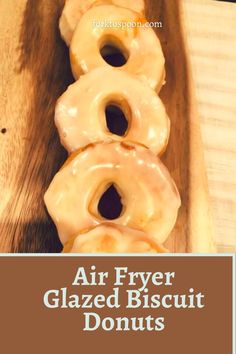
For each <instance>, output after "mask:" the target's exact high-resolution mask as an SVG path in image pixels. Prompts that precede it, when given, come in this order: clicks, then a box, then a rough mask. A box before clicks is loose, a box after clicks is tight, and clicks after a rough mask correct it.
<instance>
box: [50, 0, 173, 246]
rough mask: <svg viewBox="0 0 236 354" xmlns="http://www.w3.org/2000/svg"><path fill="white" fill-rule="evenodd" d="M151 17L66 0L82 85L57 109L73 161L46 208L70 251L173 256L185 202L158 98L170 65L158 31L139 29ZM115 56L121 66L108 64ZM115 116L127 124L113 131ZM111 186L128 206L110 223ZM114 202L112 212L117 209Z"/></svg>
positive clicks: (133, 4)
mask: <svg viewBox="0 0 236 354" xmlns="http://www.w3.org/2000/svg"><path fill="white" fill-rule="evenodd" d="M144 10H145V8H144V0H135V1H132V0H113V1H105V0H104V1H99V2H98V1H95V0H67V1H66V3H65V6H64V9H63V12H62V16H61V18H60V31H61V35H62V38H63V39H64V40H65V42H66V43H67V45H68V46H69V47H70V61H71V67H72V72H73V75H74V77H75V80H77V81H75V83H73V84H72V85H71V86H69V87H68V89H67V91H66V92H65V93H64V94H63V95H62V96H61V97H60V98H59V100H58V102H57V104H56V109H55V123H56V126H57V129H58V132H59V135H60V140H61V143H62V145H63V146H64V147H65V148H66V149H67V151H68V153H69V158H68V160H67V161H66V163H65V164H64V166H63V167H62V168H61V170H60V171H59V172H58V173H57V174H56V176H55V177H54V179H53V181H52V182H51V184H50V186H49V188H48V190H47V192H46V194H45V204H46V206H47V209H48V212H49V214H50V215H51V217H52V219H53V221H54V223H55V224H56V227H57V230H58V234H59V237H60V240H61V242H62V244H63V246H64V248H63V251H64V252H75V253H84V252H86V253H97V252H104V253H107V252H113V253H125V252H129V253H136V252H137V253H140V252H142V253H149V252H155V253H156V252H167V250H166V248H165V247H164V246H163V243H164V242H165V241H166V239H167V238H168V236H169V234H170V232H171V230H172V229H173V227H174V225H175V222H176V218H177V213H178V209H179V207H180V197H179V193H178V190H177V188H176V186H175V183H174V181H173V180H172V178H171V176H170V174H169V172H168V170H167V169H166V167H165V166H164V165H163V164H162V162H161V160H160V159H159V156H160V154H162V153H163V152H164V151H165V149H166V146H167V143H168V138H169V132H170V121H169V118H168V116H167V113H166V110H165V107H164V105H163V103H162V101H161V100H160V98H159V96H158V92H159V91H160V89H161V87H162V85H163V83H164V80H165V69H164V62H165V60H164V56H163V52H162V48H161V45H160V42H159V39H158V38H157V36H156V35H155V33H154V31H153V29H152V28H150V27H146V26H135V24H138V23H143V24H144V23H146V20H145V17H144ZM121 23H122V24H127V26H124V25H123V27H121V25H119V24H121ZM130 23H132V24H133V25H132V26H129V24H130ZM105 24H109V25H108V26H106V25H105ZM112 24H113V25H112ZM116 52H119V53H121V54H122V56H121V57H122V60H121V61H120V62H119V63H117V62H115V61H114V62H113V63H110V62H109V60H111V58H112V55H113V54H114V53H116ZM117 110H118V111H119V112H122V114H123V116H124V117H125V121H126V125H125V128H124V127H123V128H124V129H123V130H122V129H121V130H120V131H119V132H117V131H116V132H114V129H113V128H114V127H116V126H117V121H116V119H118V118H117V117H118V115H117ZM109 114H110V123H109ZM109 124H110V126H112V127H113V128H112V129H111V128H109ZM111 188H115V190H116V193H117V194H118V196H119V200H120V203H121V206H122V207H121V210H120V212H119V215H116V216H115V217H111V216H109V217H106V216H104V215H103V214H102V212H101V210H100V209H99V205H100V201H101V199H102V197H103V196H104V195H105V193H106V191H108V190H109V189H111ZM106 204H107V205H106V206H105V207H106V210H108V213H109V210H110V211H112V210H113V209H114V205H112V201H109V200H108V201H107V202H106Z"/></svg>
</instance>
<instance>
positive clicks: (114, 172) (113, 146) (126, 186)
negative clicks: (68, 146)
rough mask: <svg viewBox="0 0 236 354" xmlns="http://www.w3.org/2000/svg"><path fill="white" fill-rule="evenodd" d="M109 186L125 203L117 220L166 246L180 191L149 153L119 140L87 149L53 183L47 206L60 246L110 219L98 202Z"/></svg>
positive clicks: (70, 162)
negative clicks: (107, 218)
mask: <svg viewBox="0 0 236 354" xmlns="http://www.w3.org/2000/svg"><path fill="white" fill-rule="evenodd" d="M111 185H114V186H115V188H116V190H117V191H118V193H119V195H120V198H121V204H122V209H121V211H120V213H119V215H118V216H117V217H116V218H115V219H114V220H113V222H114V223H116V224H120V225H125V226H129V227H131V228H134V229H138V230H140V231H143V232H145V233H147V235H148V236H149V237H152V238H153V240H156V241H157V242H160V243H163V242H164V241H165V240H166V239H167V237H168V235H169V234H170V232H171V230H172V228H173V226H174V224H175V222H176V218H177V212H178V208H179V206H180V197H179V193H178V191H177V188H176V186H175V184H174V182H173V180H172V178H171V176H170V174H169V172H168V170H167V169H166V168H165V166H164V165H163V164H162V163H161V161H160V160H159V158H158V157H156V156H155V155H154V154H153V153H152V152H151V151H150V150H149V149H147V148H145V147H143V146H141V145H137V144H130V143H129V144H128V143H117V142H111V143H98V144H93V145H89V146H87V147H86V148H85V149H82V150H81V151H79V152H77V153H75V154H74V155H72V156H71V157H70V158H69V160H68V161H67V163H66V164H65V165H64V167H63V168H62V169H61V170H60V171H59V172H58V173H57V174H56V176H55V177H54V179H53V181H52V182H51V185H50V186H49V188H48V190H47V192H46V194H45V203H46V206H47V209H48V212H49V214H50V215H51V217H52V219H53V220H54V222H55V224H56V226H57V230H58V233H59V237H60V239H61V242H62V243H63V244H64V243H65V242H67V241H68V240H69V239H70V238H71V237H73V236H74V235H77V234H78V233H79V232H80V231H81V230H84V229H89V228H91V227H94V226H96V225H98V224H100V223H102V222H104V221H106V219H104V217H103V215H101V213H100V211H99V201H100V200H101V197H102V195H103V194H104V192H105V191H106V190H107V189H108V188H109V187H110V186H111ZM107 207H108V208H109V207H112V205H109V204H108V205H107Z"/></svg>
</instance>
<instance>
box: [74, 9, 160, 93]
mask: <svg viewBox="0 0 236 354" xmlns="http://www.w3.org/2000/svg"><path fill="white" fill-rule="evenodd" d="M134 22H135V23H138V22H142V23H145V22H146V19H145V18H144V17H142V16H141V15H140V14H138V13H137V12H134V11H132V10H129V9H126V8H123V7H118V6H114V5H100V6H93V7H91V8H90V9H89V10H88V11H87V12H86V13H85V14H84V15H83V16H82V17H81V20H80V21H79V23H78V25H77V27H76V30H75V32H74V35H73V38H72V41H71V46H70V61H71V67H72V72H73V74H74V77H75V79H78V78H79V77H80V75H82V74H84V73H87V72H89V71H91V70H93V69H95V68H97V67H107V66H110V64H108V63H107V61H105V60H104V59H103V58H104V55H105V54H104V55H103V56H102V54H101V52H103V53H106V51H107V53H109V51H110V50H111V51H112V50H113V49H114V48H115V49H116V50H119V51H120V53H122V54H123V56H124V57H125V58H126V59H125V61H124V62H123V63H122V64H123V65H122V64H118V65H117V64H116V66H119V67H118V68H116V70H122V71H126V72H129V73H131V74H134V75H136V76H137V77H138V78H140V79H141V80H143V81H145V82H148V84H149V85H150V86H151V87H152V88H153V89H156V90H157V91H158V90H160V88H161V86H162V85H163V81H164V76H165V70H164V63H165V59H164V56H163V53H162V48H161V45H160V41H159V39H158V38H157V36H156V35H155V32H154V31H153V29H152V28H150V27H137V26H136V27H133V28H132V26H128V25H127V27H125V28H123V29H122V28H117V27H111V26H110V27H109V26H101V25H100V26H99V27H96V26H95V23H99V24H101V23H113V24H115V23H116V24H117V25H119V24H121V23H122V24H128V23H134ZM114 26H115V25H114ZM112 48H113V49H112ZM104 79H105V78H104ZM114 84H115V83H114Z"/></svg>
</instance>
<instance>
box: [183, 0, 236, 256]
mask: <svg viewBox="0 0 236 354" xmlns="http://www.w3.org/2000/svg"><path fill="white" fill-rule="evenodd" d="M183 4H184V10H185V26H186V32H187V34H188V43H189V54H190V59H191V61H192V69H193V75H194V83H195V88H196V96H197V108H198V112H199V117H200V122H201V130H202V135H203V143H204V154H205V159H206V166H207V175H208V180H209V189H210V201H211V209H212V214H213V222H214V228H215V240H216V243H217V249H218V251H221V252H236V32H235V28H236V4H231V3H226V2H219V1H212V0H184V2H183Z"/></svg>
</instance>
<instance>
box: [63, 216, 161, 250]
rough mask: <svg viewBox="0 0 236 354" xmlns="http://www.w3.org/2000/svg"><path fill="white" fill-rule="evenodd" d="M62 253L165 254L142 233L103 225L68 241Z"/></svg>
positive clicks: (118, 226)
mask: <svg viewBox="0 0 236 354" xmlns="http://www.w3.org/2000/svg"><path fill="white" fill-rule="evenodd" d="M63 252H64V253H166V252H168V250H167V249H166V248H164V247H163V246H161V245H159V244H158V243H156V242H155V241H153V240H152V239H150V237H148V236H147V235H146V234H145V233H144V232H142V231H138V230H133V229H130V228H128V227H126V226H121V225H116V224H111V223H110V224H109V223H104V224H100V225H98V226H95V227H94V228H92V229H90V230H89V231H87V232H84V233H80V234H79V235H78V236H77V237H75V238H74V239H71V240H69V241H68V242H67V243H66V244H65V246H64V249H63Z"/></svg>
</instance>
